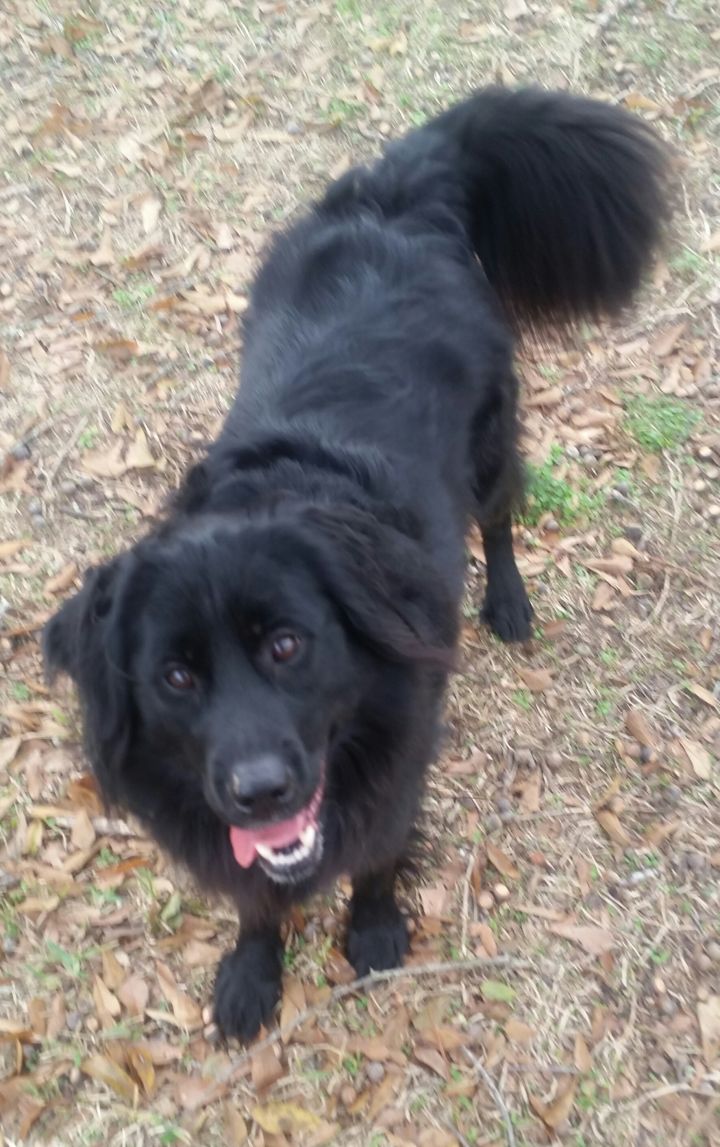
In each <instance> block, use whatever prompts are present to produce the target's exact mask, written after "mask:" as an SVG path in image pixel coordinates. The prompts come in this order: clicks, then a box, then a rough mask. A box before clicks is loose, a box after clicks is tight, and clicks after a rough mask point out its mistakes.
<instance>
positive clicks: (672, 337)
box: [652, 322, 687, 358]
mask: <svg viewBox="0 0 720 1147" xmlns="http://www.w3.org/2000/svg"><path fill="white" fill-rule="evenodd" d="M686 327H687V323H686V322H682V323H676V324H675V325H674V326H672V327H668V328H667V330H665V331H662V332H661V333H660V334H659V335H658V336H657V337H656V338H655V339H653V343H652V352H653V354H655V355H656V356H657V357H658V358H666V357H667V355H669V354H670V352H671V351H673V350H674V349H675V347H676V345H677V343H678V341H679V339H680V338H681V337H682V335H683V334H684V333H685V328H686Z"/></svg>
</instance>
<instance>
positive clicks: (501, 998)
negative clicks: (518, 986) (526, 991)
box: [480, 980, 517, 1004]
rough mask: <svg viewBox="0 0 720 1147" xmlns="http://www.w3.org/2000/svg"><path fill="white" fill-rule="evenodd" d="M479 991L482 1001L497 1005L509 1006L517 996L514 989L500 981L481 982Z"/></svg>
mask: <svg viewBox="0 0 720 1147" xmlns="http://www.w3.org/2000/svg"><path fill="white" fill-rule="evenodd" d="M480 991H481V992H482V995H483V999H484V1000H487V1001H488V1002H490V1003H497V1004H511V1003H512V1002H513V1000H514V999H515V996H516V995H517V992H516V991H515V989H514V988H511V987H510V985H509V984H504V983H503V982H502V980H481V981H480Z"/></svg>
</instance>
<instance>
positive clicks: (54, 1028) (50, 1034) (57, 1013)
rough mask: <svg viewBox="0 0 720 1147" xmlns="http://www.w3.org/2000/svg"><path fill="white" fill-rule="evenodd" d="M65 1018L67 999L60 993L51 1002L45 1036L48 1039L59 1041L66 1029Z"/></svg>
mask: <svg viewBox="0 0 720 1147" xmlns="http://www.w3.org/2000/svg"><path fill="white" fill-rule="evenodd" d="M65 1018H66V1013H65V997H64V996H63V994H62V992H58V993H57V995H54V996H53V998H52V1000H51V1001H50V1007H49V1009H48V1018H47V1025H46V1029H45V1034H46V1036H47V1038H48V1039H57V1037H58V1036H59V1035H60V1033H61V1032H62V1031H63V1030H64V1028H65Z"/></svg>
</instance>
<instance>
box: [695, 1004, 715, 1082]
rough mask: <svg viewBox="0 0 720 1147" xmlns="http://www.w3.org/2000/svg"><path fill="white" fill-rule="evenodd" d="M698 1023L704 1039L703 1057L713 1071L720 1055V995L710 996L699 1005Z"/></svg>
mask: <svg viewBox="0 0 720 1147" xmlns="http://www.w3.org/2000/svg"><path fill="white" fill-rule="evenodd" d="M697 1014H698V1023H699V1024H700V1036H701V1039H702V1048H703V1059H704V1060H705V1066H706V1067H707V1069H708V1071H712V1069H713V1067H714V1066H715V1061H716V1060H717V1058H718V1055H720V996H708V998H707V999H706V1000H701V1001H700V1002H699V1003H698V1006H697Z"/></svg>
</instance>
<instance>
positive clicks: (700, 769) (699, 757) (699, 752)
mask: <svg viewBox="0 0 720 1147" xmlns="http://www.w3.org/2000/svg"><path fill="white" fill-rule="evenodd" d="M679 741H680V744H681V745H682V747H683V749H684V750H685V752H686V753H687V756H688V760H689V761H690V764H691V765H692V770H693V772H694V773H695V776H696V777H699V778H700V780H701V781H709V780H710V778H711V776H712V757H711V756H710V754H709V752H708V751H707V749H706V748H705V746H704V745H701V744H700V742H699V741H692V740H690V738H689V737H680V738H679Z"/></svg>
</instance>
